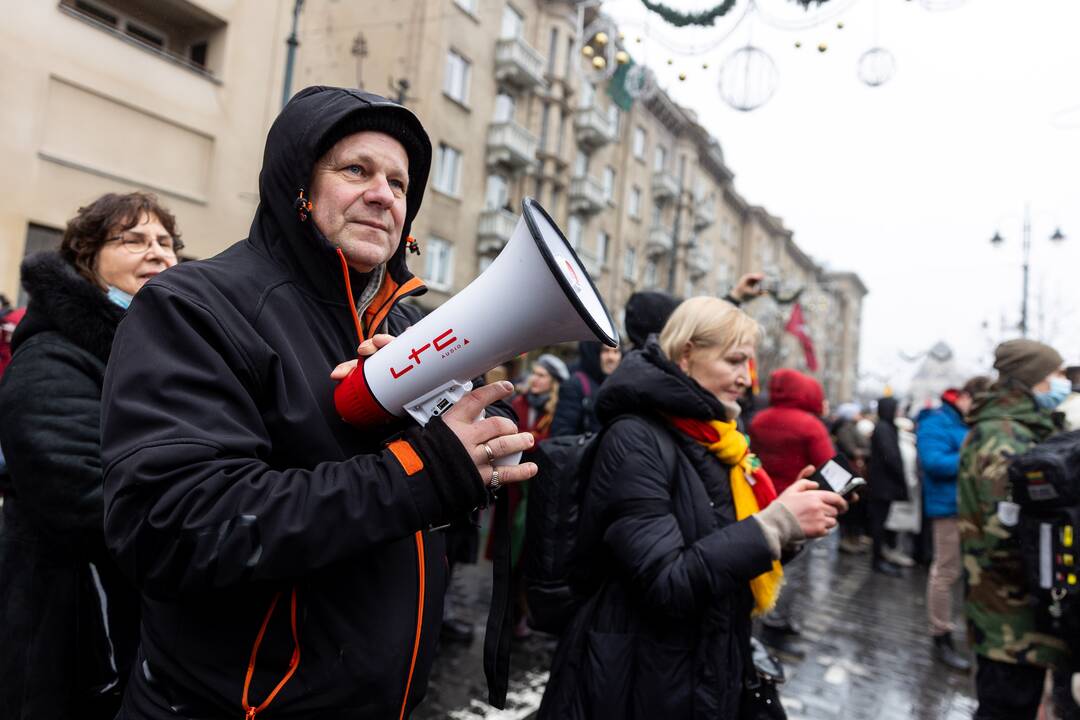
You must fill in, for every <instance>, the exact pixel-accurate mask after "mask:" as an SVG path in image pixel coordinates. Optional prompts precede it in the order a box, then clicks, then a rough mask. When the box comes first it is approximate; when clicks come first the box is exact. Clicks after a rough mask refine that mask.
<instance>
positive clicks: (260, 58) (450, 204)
mask: <svg viewBox="0 0 1080 720" xmlns="http://www.w3.org/2000/svg"><path fill="white" fill-rule="evenodd" d="M294 3H295V0H169V1H168V2H159V1H156V0H56V1H54V0H48V1H47V2H40V3H21V4H19V5H17V6H15V9H14V13H15V17H14V18H9V20H11V22H9V23H7V24H6V25H5V27H4V28H3V29H0V37H2V38H3V40H4V42H3V44H2V46H0V47H2V49H0V53H3V58H4V61H5V62H6V63H7V67H8V68H9V70H11V72H10V73H9V82H8V83H5V85H4V86H3V87H2V88H0V108H2V109H0V114H2V115H3V116H4V117H5V119H6V120H7V121H8V126H9V127H11V128H12V130H11V131H9V132H8V133H5V135H4V137H3V138H0V159H2V160H3V161H4V167H5V168H6V172H7V173H8V177H9V178H11V179H13V180H16V179H17V181H16V182H13V183H12V187H11V188H10V189H9V190H8V191H7V192H5V193H4V194H3V195H0V289H2V290H3V291H4V292H6V293H7V294H8V295H9V297H12V298H14V297H15V295H16V292H17V284H18V265H19V262H20V261H21V259H22V257H24V256H25V254H27V253H28V252H32V251H33V250H37V249H44V248H47V247H51V246H53V245H55V244H56V243H58V242H59V236H60V232H61V231H62V228H63V225H64V222H65V220H66V219H67V218H68V217H70V216H71V215H72V214H73V212H74V211H75V209H76V208H77V207H79V206H80V205H82V204H85V203H86V202H88V201H90V200H92V199H93V198H95V197H97V196H98V195H100V194H102V193H104V192H109V191H113V192H127V191H130V190H136V189H144V190H151V191H154V192H157V193H158V194H159V196H160V197H161V199H162V200H163V201H164V202H165V203H166V204H167V205H168V206H169V207H170V208H171V209H172V210H173V211H174V213H175V214H176V216H177V220H178V223H179V226H180V228H181V231H182V232H183V235H184V241H185V243H186V245H187V248H186V250H185V253H186V254H188V255H190V256H191V257H196V258H197V257H206V256H209V255H212V254H214V253H216V252H218V251H220V250H222V249H224V248H225V247H227V246H228V245H229V244H231V243H232V242H234V241H235V240H237V239H240V238H242V237H244V236H245V234H246V232H247V228H248V223H249V222H250V219H251V216H252V214H253V212H254V210H255V208H256V206H257V203H258V189H257V178H258V170H259V166H260V163H261V157H262V145H263V140H264V138H265V134H266V130H267V129H268V128H269V126H270V124H271V122H272V121H273V118H274V116H275V115H276V113H277V111H278V109H279V107H280V102H281V94H282V77H283V69H284V65H285V52H286V43H285V39H286V37H287V36H288V33H289V27H290V23H291V20H292V11H293V9H294ZM596 13H597V11H596V9H595V8H590V9H584V8H583V7H582V5H581V3H578V2H574V1H573V0H398V1H397V2H394V3H373V2H345V1H343V0H306V2H305V3H304V4H303V13H302V15H301V17H300V20H301V23H300V35H299V38H300V45H299V49H298V53H297V62H296V66H295V72H294V76H293V81H292V85H293V89H294V90H296V89H299V88H301V87H304V86H307V85H312V84H330V85H342V86H351V87H362V88H363V89H366V90H370V91H373V92H377V93H380V94H384V95H387V96H390V97H394V98H397V99H399V100H402V101H404V102H405V103H406V104H407V105H408V106H409V107H411V108H412V109H413V110H414V111H415V112H416V113H417V114H418V115H419V116H420V118H421V120H422V121H423V122H424V124H425V126H426V127H427V129H428V132H429V134H430V136H431V139H432V144H433V147H434V154H435V157H434V159H433V166H432V173H431V178H430V180H429V187H428V190H427V193H426V195H425V200H424V207H423V208H422V209H421V211H420V214H419V216H418V218H417V220H416V222H415V223H414V226H413V233H414V235H415V236H416V237H417V238H418V239H419V241H420V246H421V248H422V253H423V254H422V255H421V257H420V258H418V259H416V260H413V261H412V262H413V264H414V266H415V267H416V269H417V270H418V274H420V275H421V276H422V277H424V279H425V280H426V281H427V283H428V285H429V287H430V288H431V291H430V292H429V293H428V295H426V296H425V297H423V298H421V304H423V305H424V306H425V307H427V308H433V307H435V306H437V305H439V304H440V303H441V302H443V301H445V300H446V299H447V298H448V297H450V296H451V295H452V294H453V293H455V292H457V291H459V290H461V289H462V288H463V287H464V286H465V285H467V284H468V283H469V282H470V281H471V280H472V278H474V277H475V276H476V275H477V274H478V273H479V272H481V271H482V270H484V269H485V268H486V267H487V265H488V264H489V263H490V262H491V260H492V259H493V258H494V257H495V255H497V254H498V252H499V251H500V250H501V248H502V247H503V246H504V245H505V244H506V242H507V241H508V240H509V237H510V235H511V233H512V232H513V229H514V227H515V225H516V223H517V219H518V208H519V207H520V201H521V199H522V198H523V197H525V196H532V197H535V198H536V199H537V200H538V201H539V202H540V203H541V204H542V205H543V206H544V207H545V208H546V209H547V210H548V211H549V212H550V213H551V215H552V216H553V217H554V218H555V220H556V221H557V222H558V223H559V225H560V227H562V228H563V230H564V232H565V233H566V235H567V237H568V239H569V240H570V241H571V243H573V244H574V246H575V248H576V249H577V250H578V252H579V254H580V255H581V257H582V259H583V261H584V262H585V264H586V265H587V267H588V269H589V270H590V273H591V274H592V276H593V278H594V280H595V281H596V284H597V287H598V288H599V289H600V291H601V294H602V295H603V296H604V298H605V300H606V302H607V304H608V306H609V307H610V308H611V309H612V312H613V314H615V315H616V321H617V323H618V325H619V327H622V326H623V317H622V308H623V307H624V306H625V303H626V300H627V298H628V297H629V296H630V294H631V293H633V292H634V291H637V290H645V289H663V290H670V291H672V292H673V293H675V294H677V295H681V296H691V295H695V294H716V295H723V294H724V293H726V292H727V291H728V290H729V289H730V288H731V286H732V285H733V283H734V282H735V281H736V279H737V278H738V277H739V275H740V274H742V273H744V272H748V271H751V270H763V271H765V272H766V273H768V274H769V275H770V276H772V277H783V278H784V281H785V283H786V284H787V286H789V288H790V289H792V290H794V289H799V288H801V289H803V291H804V294H805V297H812V298H814V299H815V301H814V302H813V303H811V304H810V305H808V306H807V307H805V308H804V309H805V311H806V314H807V320H808V324H809V325H810V327H811V332H812V335H813V337H814V340H815V345H816V346H817V347H819V348H823V349H824V348H829V351H828V354H827V355H826V356H825V360H824V361H823V362H822V363H821V365H822V369H821V370H820V371H819V376H820V377H821V378H822V380H823V381H824V382H825V383H826V386H827V389H829V390H830V393H829V394H830V396H832V397H834V398H836V399H845V398H849V397H851V390H850V389H849V386H850V388H851V389H853V387H854V382H855V380H854V378H855V373H856V368H857V358H858V336H859V330H858V327H859V326H858V321H859V308H860V304H861V299H862V294H865V287H863V286H862V283H861V282H859V281H858V278H857V277H855V276H854V275H850V274H844V273H840V274H838V275H837V276H836V277H833V276H831V275H830V274H828V273H826V272H825V271H824V270H822V269H821V268H820V267H818V266H817V265H816V264H814V262H813V261H812V260H810V258H808V257H807V256H806V255H805V254H804V253H802V252H801V250H799V248H798V246H797V245H796V244H795V242H794V240H793V238H792V233H791V232H790V231H789V230H787V229H786V228H784V226H783V223H782V222H781V221H780V220H779V219H777V218H775V217H773V216H771V215H770V214H769V213H768V212H767V211H766V210H764V209H763V208H761V207H757V206H754V205H752V204H750V203H749V202H747V201H746V200H745V199H744V198H743V197H742V196H741V195H740V194H739V193H738V192H737V190H736V189H735V185H734V173H733V172H732V170H731V169H730V168H729V167H728V166H727V165H726V163H725V160H724V154H723V151H722V149H721V146H720V144H719V142H717V140H716V139H715V138H713V137H711V136H710V135H709V133H708V132H707V131H706V130H705V129H704V128H703V127H702V126H701V124H700V123H699V122H698V120H697V118H696V117H695V115H694V113H693V112H692V111H691V110H688V109H686V108H682V107H680V106H679V105H677V104H676V103H675V102H673V101H672V100H671V98H670V97H669V96H668V95H667V94H666V93H664V92H662V91H657V92H655V93H654V94H652V95H651V96H650V97H648V98H647V99H645V100H639V101H634V102H633V103H632V104H630V105H629V109H623V108H620V107H619V105H618V104H616V103H615V102H614V100H613V99H612V97H611V95H610V94H609V92H608V88H607V84H606V83H599V84H597V85H595V86H594V85H593V84H592V83H590V82H588V81H586V80H584V73H583V72H582V71H583V70H587V68H588V63H589V62H590V61H589V60H588V59H587V58H584V57H583V56H582V54H581V53H580V49H579V47H580V46H579V42H580V40H581V38H580V37H579V35H580V34H581V33H582V27H587V26H588V25H589V24H590V23H592V22H594V21H595V20H596V19H597V17H598V16H597V14H596ZM610 42H612V43H618V44H619V46H620V47H622V48H623V49H625V50H627V51H629V52H630V54H631V55H633V51H634V48H635V46H636V43H635V42H634V38H632V37H626V38H622V37H618V36H616V37H612V38H611V39H610ZM840 276H842V277H840ZM785 308H786V306H776V304H775V303H771V301H770V300H768V299H762V300H757V301H754V302H753V303H751V304H749V305H748V307H747V309H748V310H749V311H750V312H751V313H753V314H755V315H758V316H759V318H763V319H766V320H767V319H769V317H771V316H770V313H772V314H773V315H776V314H777V313H779V312H785V311H786V309H785ZM774 324H775V323H774ZM770 327H771V326H770ZM791 341H792V338H790V336H788V337H785V336H784V334H783V332H782V327H781V332H780V340H779V341H778V342H779V343H780V345H779V346H778V347H779V350H778V351H777V352H781V353H782V358H781V355H776V358H775V362H781V361H782V362H783V363H784V364H787V365H789V366H796V367H798V366H800V364H801V363H802V356H801V353H797V352H794V351H792V350H791V346H790V343H791ZM841 346H842V347H843V350H842V351H841V350H834V349H833V348H839V347H841ZM784 348H788V350H787V351H786V352H785V351H784ZM771 357H772V356H768V353H763V358H764V359H767V360H769V362H767V363H765V365H764V366H763V368H762V370H763V371H764V372H766V373H767V371H768V370H769V369H771V367H769V363H770V362H774V361H773V360H771V359H770V358H771Z"/></svg>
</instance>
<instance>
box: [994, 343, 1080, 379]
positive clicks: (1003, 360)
mask: <svg viewBox="0 0 1080 720" xmlns="http://www.w3.org/2000/svg"><path fill="white" fill-rule="evenodd" d="M1064 363H1065V361H1064V360H1063V359H1062V357H1061V355H1060V354H1058V351H1057V350H1055V349H1054V348H1052V347H1050V346H1049V345H1045V344H1043V343H1041V342H1038V341H1036V340H1028V339H1026V338H1023V339H1016V340H1007V341H1006V342H1003V343H1001V344H1000V345H998V346H997V348H996V349H995V350H994V369H995V370H997V371H998V374H999V375H1000V377H1002V378H1007V379H1009V380H1013V381H1016V382H1017V383H1019V384H1020V386H1022V387H1025V388H1028V389H1029V390H1030V389H1033V388H1034V387H1035V386H1036V385H1038V384H1040V383H1041V382H1042V381H1043V380H1046V379H1047V378H1048V377H1049V376H1050V375H1051V374H1053V373H1054V371H1056V370H1060V369H1061V366H1062V365H1063V364H1064Z"/></svg>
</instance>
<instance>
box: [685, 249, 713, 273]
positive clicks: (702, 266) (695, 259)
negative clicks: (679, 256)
mask: <svg viewBox="0 0 1080 720" xmlns="http://www.w3.org/2000/svg"><path fill="white" fill-rule="evenodd" d="M711 267H712V253H711V252H709V250H708V249H707V248H703V247H701V246H700V245H698V246H694V247H691V248H690V251H689V252H688V253H687V254H686V269H687V271H688V272H689V273H690V277H692V278H700V277H702V276H704V275H707V274H708V272H709V269H710V268H711Z"/></svg>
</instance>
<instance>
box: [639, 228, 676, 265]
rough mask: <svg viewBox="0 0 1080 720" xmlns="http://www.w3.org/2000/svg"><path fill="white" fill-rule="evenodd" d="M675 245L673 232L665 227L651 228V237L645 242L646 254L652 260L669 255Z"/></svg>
mask: <svg viewBox="0 0 1080 720" xmlns="http://www.w3.org/2000/svg"><path fill="white" fill-rule="evenodd" d="M674 245H675V243H674V242H673V240H672V236H671V230H669V229H668V228H666V227H664V226H663V225H653V226H652V227H651V228H649V236H648V238H647V239H646V240H645V254H646V255H648V256H649V257H650V258H655V257H660V256H662V255H667V254H668V253H670V252H671V249H672V248H673V247H674Z"/></svg>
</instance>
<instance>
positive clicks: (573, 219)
mask: <svg viewBox="0 0 1080 720" xmlns="http://www.w3.org/2000/svg"><path fill="white" fill-rule="evenodd" d="M581 230H582V227H581V218H580V217H578V216H577V215H571V216H570V220H569V221H568V222H567V223H566V239H567V241H568V242H569V243H570V247H572V248H574V250H577V249H578V248H580V247H581Z"/></svg>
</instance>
